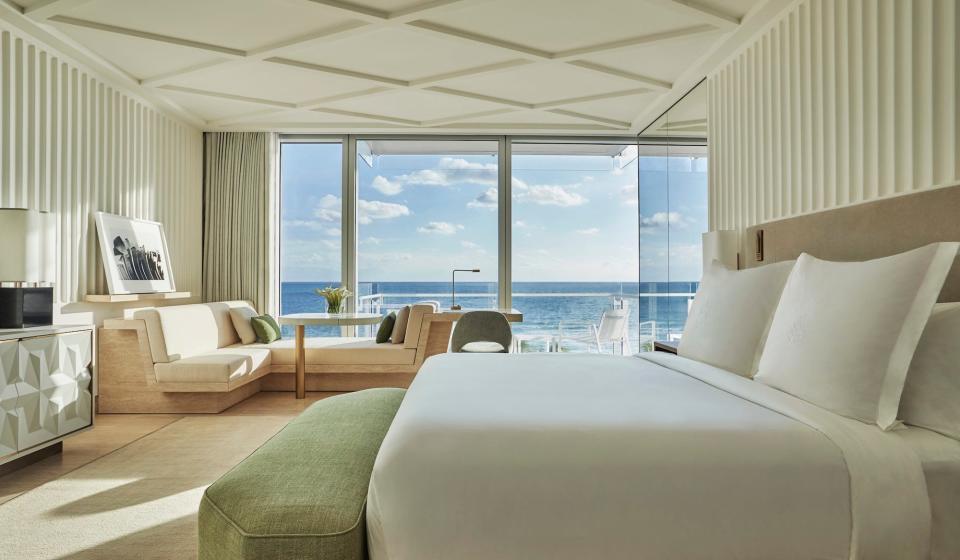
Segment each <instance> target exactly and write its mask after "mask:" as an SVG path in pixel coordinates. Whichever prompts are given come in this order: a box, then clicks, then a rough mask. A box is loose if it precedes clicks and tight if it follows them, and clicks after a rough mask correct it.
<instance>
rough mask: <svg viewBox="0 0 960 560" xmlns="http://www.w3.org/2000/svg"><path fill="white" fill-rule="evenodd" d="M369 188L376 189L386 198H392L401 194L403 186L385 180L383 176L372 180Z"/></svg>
mask: <svg viewBox="0 0 960 560" xmlns="http://www.w3.org/2000/svg"><path fill="white" fill-rule="evenodd" d="M370 186H371V187H373V188H375V189H377V190H378V191H380V192H382V193H383V194H385V195H387V196H393V195H395V194H400V193H402V192H403V185H402V184H400V183H398V182H396V181H391V180H390V179H387V178H386V177H384V176H383V175H377V176H376V177H374V178H373V182H372V183H370Z"/></svg>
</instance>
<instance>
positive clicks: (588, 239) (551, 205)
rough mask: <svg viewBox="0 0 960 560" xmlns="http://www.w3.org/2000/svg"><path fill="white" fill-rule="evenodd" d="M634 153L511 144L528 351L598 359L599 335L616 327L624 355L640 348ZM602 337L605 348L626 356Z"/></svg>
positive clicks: (516, 252) (518, 287) (516, 281)
mask: <svg viewBox="0 0 960 560" xmlns="http://www.w3.org/2000/svg"><path fill="white" fill-rule="evenodd" d="M634 147H635V146H633V145H632V144H626V143H621V144H615V143H597V144H586V143H553V144H546V143H524V142H515V143H514V144H513V145H512V152H513V157H512V173H513V181H512V214H513V216H512V219H513V224H512V227H513V229H512V241H513V251H512V281H513V286H512V288H513V297H512V303H513V306H514V307H516V308H517V309H520V310H522V311H523V313H524V322H523V323H522V324H520V325H517V326H516V329H515V330H516V332H517V334H518V335H520V338H521V345H522V347H523V349H524V350H525V351H545V350H562V351H576V350H597V346H598V341H597V334H598V333H597V332H595V329H600V327H601V323H610V322H611V321H613V320H614V319H616V320H617V321H618V322H620V323H621V324H622V325H623V326H622V327H620V328H619V329H616V330H618V331H619V333H620V334H624V335H626V336H627V339H628V341H629V342H630V344H629V345H624V348H623V349H624V351H627V350H629V348H630V347H633V348H636V347H637V346H638V345H639V340H640V338H641V333H640V332H639V330H640V321H638V320H637V319H638V317H637V315H636V309H637V300H636V298H637V282H638V276H637V271H638V263H637V255H638V251H637V162H636V158H635V157H634V153H635V150H634V149H633V148H634ZM614 309H617V310H622V311H617V312H616V313H610V311H611V310H614ZM614 315H616V317H614ZM604 326H605V327H607V328H606V330H608V331H609V330H610V329H609V326H610V325H609V324H607V325H604ZM648 328H649V327H648ZM599 334H603V335H604V336H601V340H599V346H600V349H602V350H605V351H610V348H611V347H613V346H616V348H617V350H618V351H620V348H621V345H620V343H619V342H617V343H614V342H612V341H610V340H606V339H607V336H605V335H606V334H608V333H599ZM618 338H622V337H620V336H618Z"/></svg>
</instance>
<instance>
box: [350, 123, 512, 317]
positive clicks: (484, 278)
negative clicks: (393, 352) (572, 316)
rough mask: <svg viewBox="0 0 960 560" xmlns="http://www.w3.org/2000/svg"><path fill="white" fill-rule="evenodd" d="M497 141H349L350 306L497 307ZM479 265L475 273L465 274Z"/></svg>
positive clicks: (371, 308) (370, 308) (385, 308)
mask: <svg viewBox="0 0 960 560" xmlns="http://www.w3.org/2000/svg"><path fill="white" fill-rule="evenodd" d="M498 147H499V142H498V141H497V140H469V139H465V140H432V139H419V140H403V139H400V140H393V139H360V140H358V141H357V160H356V168H357V271H358V280H359V290H360V299H359V300H358V304H359V305H358V308H359V309H360V310H368V311H389V310H393V309H397V308H399V307H400V306H402V305H404V304H408V303H414V302H417V301H436V302H438V303H439V304H440V306H441V307H442V308H449V307H450V305H451V304H452V303H453V302H452V292H453V285H452V279H453V271H454V270H455V269H460V270H463V271H464V272H457V273H456V303H457V304H458V305H461V306H463V307H464V308H491V307H496V305H497V277H498V276H497V273H498V271H497V267H498V261H497V231H498V221H497V220H498V214H497V210H498V204H497V200H498V197H497V184H498V149H499V148H498ZM473 270H479V272H472V271H473Z"/></svg>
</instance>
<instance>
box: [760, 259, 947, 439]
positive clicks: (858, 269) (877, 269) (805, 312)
mask: <svg viewBox="0 0 960 560" xmlns="http://www.w3.org/2000/svg"><path fill="white" fill-rule="evenodd" d="M958 246H960V244H958V243H934V244H932V245H927V246H926V247H921V248H919V249H914V250H913V251H908V252H906V253H901V254H899V255H894V256H892V257H885V258H882V259H876V260H872V261H865V262H828V261H822V260H819V259H817V258H814V257H811V256H810V255H807V254H803V255H801V256H800V258H799V259H798V260H797V264H796V266H795V267H794V268H793V272H791V273H790V278H788V279H787V285H786V287H785V288H784V289H783V296H782V297H781V298H780V305H779V307H777V312H776V313H775V314H774V316H773V323H771V325H770V334H769V336H768V338H767V343H766V346H765V347H764V349H763V354H762V355H761V357H760V367H759V370H758V372H757V375H756V380H757V381H760V382H762V383H765V384H767V385H770V386H771V387H775V388H777V389H780V390H782V391H785V392H787V393H790V394H792V395H794V396H797V397H800V398H801V399H804V400H806V401H808V402H811V403H813V404H815V405H817V406H820V407H822V408H826V409H828V410H832V411H833V412H836V413H837V414H840V415H843V416H847V417H850V418H854V419H857V420H860V421H862V422H867V423H875V424H877V425H879V426H880V427H881V428H883V429H885V430H886V429H889V428H891V427H893V426H894V425H895V424H896V420H897V409H898V407H899V405H900V395H901V393H902V392H903V385H904V382H905V380H906V376H907V369H908V368H909V367H910V360H911V359H912V358H913V353H914V350H916V348H917V343H918V342H919V340H920V335H921V334H922V333H923V327H924V326H925V325H926V324H927V319H929V317H930V312H931V310H932V309H933V304H934V303H936V301H937V297H938V296H939V295H940V289H941V288H942V287H943V282H944V281H945V280H946V277H947V273H948V272H949V271H950V268H951V266H952V265H953V261H954V259H955V258H956V255H957V249H958Z"/></svg>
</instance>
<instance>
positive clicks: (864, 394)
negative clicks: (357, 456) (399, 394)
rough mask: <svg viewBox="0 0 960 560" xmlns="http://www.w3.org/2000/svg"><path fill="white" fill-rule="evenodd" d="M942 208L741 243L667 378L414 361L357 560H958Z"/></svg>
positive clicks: (644, 365) (954, 314) (945, 205)
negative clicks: (366, 555)
mask: <svg viewBox="0 0 960 560" xmlns="http://www.w3.org/2000/svg"><path fill="white" fill-rule="evenodd" d="M958 208H960V186H958V187H952V188H946V189H938V190H935V191H929V192H923V193H918V194H914V195H910V196H905V197H899V198H898V199H889V200H882V201H877V202H873V203H869V204H863V205H858V206H852V207H846V208H840V209H836V210H830V211H826V212H821V213H815V214H809V215H804V216H799V217H795V218H790V219H788V220H782V221H777V222H769V223H766V224H760V225H758V226H754V227H751V228H748V230H747V231H746V235H745V239H744V245H745V249H746V251H744V254H743V256H744V257H746V258H745V259H744V260H743V262H744V264H745V265H746V269H747V270H744V271H718V270H714V269H715V268H716V267H715V266H714V265H713V264H711V266H710V267H707V268H705V277H704V281H703V282H701V285H700V290H699V291H698V295H697V298H696V299H697V301H695V302H694V306H693V309H692V310H691V314H690V319H689V320H688V322H687V325H686V329H685V334H684V339H683V342H682V344H681V347H680V350H681V355H680V356H674V355H670V354H666V353H660V352H656V353H646V354H640V355H637V356H635V357H614V356H599V355H501V356H465V355H442V356H437V357H434V358H432V359H431V360H430V361H429V362H428V363H427V364H426V365H425V366H424V367H423V369H422V370H421V371H420V373H419V375H418V377H417V378H416V379H415V380H414V382H413V384H412V385H411V387H410V389H409V391H408V393H407V395H406V397H405V399H404V402H403V403H402V405H401V406H400V409H399V411H398V413H397V416H396V418H395V420H394V423H393V425H392V426H391V428H390V430H389V431H388V433H387V436H386V438H385V439H384V442H383V445H382V447H381V449H380V452H379V454H378V456H377V460H376V462H375V464H374V469H373V474H372V477H371V481H370V486H369V491H368V496H367V523H368V543H369V549H370V557H371V558H372V559H373V560H407V559H420V558H456V559H459V560H474V559H476V560H479V559H485V560H490V559H496V560H512V559H518V560H519V559H525V560H532V559H539V558H550V559H557V560H565V559H584V558H651V559H658V560H659V559H672V558H682V559H684V560H697V559H728V558H736V559H764V560H768V559H772V558H776V559H780V560H784V559H794V558H795V559H810V558H816V559H832V560H886V559H890V560H894V559H895V560H911V559H917V560H919V559H927V558H932V559H934V560H947V559H956V558H960V408H958V407H957V406H956V402H958V401H960V382H958V381H957V380H958V376H960V366H957V364H960V348H958V346H957V344H956V343H955V341H956V340H957V336H958V334H957V333H960V304H947V303H941V304H936V303H935V302H937V301H938V300H939V301H940V302H949V301H957V300H958V299H960V297H958V296H960V259H958V258H957V250H958V248H960V245H958V244H957V243H952V242H949V240H953V239H960V221H957V220H955V219H954V218H955V216H956V210H957V209H958ZM900 251H906V252H905V253H899V252H900ZM804 252H812V253H813V254H814V255H816V256H812V255H810V254H806V255H801V253H804ZM895 253H897V254H895ZM816 257H822V258H823V257H825V258H831V259H836V260H837V261H852V262H829V261H823V260H821V259H818V258H816ZM793 259H796V260H795V261H794V260H793ZM771 264H772V266H767V265H771ZM877 278H882V279H883V282H876V279H877ZM708 279H709V281H708ZM730 286H733V291H727V290H728V288H729V287H730ZM877 302H883V305H878V304H877ZM815 303H816V305H814V304H815ZM894 309H899V311H896V312H893V311H892V310H894ZM921 335H922V336H921ZM918 340H919V343H920V344H919V346H918ZM685 347H686V350H685ZM827 348H829V349H827ZM921 349H922V352H921ZM921 355H922V356H924V358H923V359H920V360H918V359H917V358H918V357H919V356H921ZM708 356H712V359H708V358H707V357H708ZM710 364H712V365H710ZM902 407H906V408H902ZM901 420H902V421H905V422H907V423H908V424H910V427H907V426H906V425H904V424H901ZM915 426H924V427H926V428H930V429H932V430H936V431H930V430H927V429H922V428H919V427H915ZM938 432H939V433H938ZM941 434H946V435H941ZM948 436H950V437H948Z"/></svg>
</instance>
